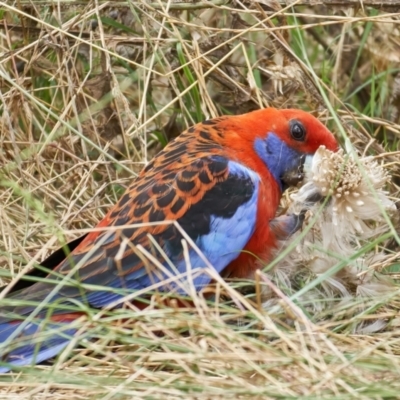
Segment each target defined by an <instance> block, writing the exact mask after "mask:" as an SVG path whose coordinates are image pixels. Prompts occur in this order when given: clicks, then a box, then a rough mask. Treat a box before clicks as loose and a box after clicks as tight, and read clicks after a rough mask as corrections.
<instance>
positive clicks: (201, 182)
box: [15, 131, 259, 314]
mask: <svg viewBox="0 0 400 400" xmlns="http://www.w3.org/2000/svg"><path fill="white" fill-rule="evenodd" d="M190 134H191V132H190V131H188V132H187V133H185V134H183V135H182V136H181V137H180V138H178V139H177V140H176V141H175V142H174V143H173V144H172V145H171V146H169V147H168V148H166V149H165V151H163V152H162V153H161V154H159V155H158V156H157V157H156V158H155V159H154V160H153V161H152V162H151V163H150V164H149V165H148V166H147V167H146V168H145V169H144V170H143V171H142V172H141V174H140V176H139V177H138V179H137V180H136V181H135V182H133V184H132V185H131V186H130V187H129V188H128V190H127V191H126V192H125V194H124V195H123V196H122V198H121V199H120V200H119V201H118V203H117V204H116V205H115V206H114V207H113V208H112V209H111V210H110V211H109V213H108V214H107V215H106V217H105V218H104V219H103V221H102V222H101V223H100V224H99V226H100V227H106V228H109V229H108V230H107V231H103V232H93V233H91V234H89V235H87V236H86V237H85V238H84V239H83V240H82V242H81V243H79V244H78V246H77V247H76V248H75V249H74V250H73V251H72V253H71V254H70V256H69V257H68V258H66V259H65V260H64V261H63V262H61V264H60V265H59V266H58V267H57V268H55V270H54V273H53V274H52V275H51V276H52V279H53V280H56V281H57V282H59V281H61V280H62V279H64V280H66V281H68V280H73V281H75V282H76V283H75V284H73V283H72V284H71V283H70V284H62V285H60V287H59V288H58V289H57V291H56V293H55V294H54V296H53V299H57V298H65V299H71V298H76V299H78V300H80V301H84V302H87V303H89V304H90V305H91V306H93V307H102V306H105V305H107V304H110V303H111V302H113V301H115V300H118V299H119V298H121V297H122V295H123V292H121V290H119V289H128V290H140V289H145V288H148V287H149V286H152V285H154V284H156V285H157V284H158V286H159V287H158V288H159V290H163V291H166V290H168V291H177V292H180V293H184V292H186V289H185V287H187V281H188V278H187V272H188V271H187V263H188V260H187V259H186V260H185V257H184V251H183V247H182V239H183V238H184V236H183V234H182V232H181V230H180V229H179V227H177V226H176V225H175V224H173V223H164V222H166V221H176V222H177V223H178V224H179V226H180V227H181V228H182V229H183V231H184V232H186V234H187V235H188V237H189V238H190V239H191V240H192V241H193V242H194V243H195V244H196V246H197V247H198V248H199V249H200V250H201V251H202V253H203V254H204V255H205V256H206V258H207V259H208V261H209V262H210V263H211V264H212V265H213V266H214V268H215V269H216V271H217V272H218V273H219V272H221V271H222V269H223V268H225V267H226V265H228V264H229V262H231V261H232V260H233V259H235V258H236V257H237V256H238V255H239V253H240V251H241V250H242V249H243V247H244V246H245V244H246V243H247V241H248V240H249V238H250V236H251V235H252V233H253V231H254V229H255V223H256V211H257V200H258V186H259V176H258V175H257V174H256V173H255V172H253V171H252V170H250V169H248V168H246V167H245V166H243V165H241V164H239V163H237V162H235V161H232V160H229V159H228V158H227V157H225V156H224V155H223V149H221V148H218V147H217V145H216V144H215V143H210V142H209V141H208V140H207V132H206V131H202V132H200V134H199V135H200V139H199V138H197V139H196V142H195V144H193V147H192V146H191V142H190V140H188V137H187V135H190ZM185 136H186V137H185ZM156 222H160V223H162V224H157V225H155V224H154V223H156ZM152 238H153V241H152ZM154 243H157V244H158V245H159V246H160V248H157V245H155V244H154ZM141 248H144V249H145V250H146V251H147V252H149V253H151V254H152V256H153V257H154V258H155V259H157V260H158V261H159V263H160V264H161V265H162V268H158V267H157V266H156V265H155V264H154V263H152V262H151V261H149V260H148V259H146V257H145V256H144V255H143V252H142V251H141V250H140V249H141ZM160 249H161V251H160ZM165 256H166V257H165ZM188 257H189V260H190V265H191V269H192V275H191V278H190V279H191V280H192V283H193V284H194V286H195V288H196V289H197V290H199V289H201V288H202V287H204V286H205V285H207V284H208V283H209V281H210V279H211V278H210V275H209V274H207V273H206V272H204V268H205V267H206V263H205V262H204V261H203V259H202V258H201V256H199V255H198V253H197V252H196V251H195V250H193V249H191V248H189V250H188ZM165 258H168V260H169V261H166V260H165ZM75 266H76V272H74V267H75ZM197 270H198V271H197ZM168 279H169V280H170V282H169V283H164V282H165V281H166V280H167V281H168ZM82 284H85V285H94V286H92V287H93V290H91V289H90V287H86V288H85V290H84V291H82V290H81V288H80V287H79V286H81V285H82ZM185 285H186V286H185ZM54 286H55V283H50V282H38V283H35V284H33V285H31V286H29V287H27V288H25V289H23V290H22V291H20V292H19V293H18V299H22V300H29V301H37V302H40V301H41V300H42V299H43V298H44V297H45V296H46V295H48V294H49V293H50V292H51V291H52V289H54ZM99 286H101V287H103V290H101V289H100V290H99ZM114 289H116V290H114ZM83 292H84V293H83ZM124 293H125V292H124ZM31 310H32V309H31V308H30V307H23V308H18V309H16V310H15V311H18V313H19V314H21V313H22V314H26V313H28V312H30V311H31Z"/></svg>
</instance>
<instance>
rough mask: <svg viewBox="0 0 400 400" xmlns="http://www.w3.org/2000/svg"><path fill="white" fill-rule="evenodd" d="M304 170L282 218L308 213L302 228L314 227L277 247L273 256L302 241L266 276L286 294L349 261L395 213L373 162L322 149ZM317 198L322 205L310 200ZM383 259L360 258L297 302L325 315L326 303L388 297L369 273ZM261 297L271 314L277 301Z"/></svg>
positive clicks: (385, 285)
mask: <svg viewBox="0 0 400 400" xmlns="http://www.w3.org/2000/svg"><path fill="white" fill-rule="evenodd" d="M306 169H308V172H307V173H306V177H305V184H304V185H303V186H302V187H301V188H300V189H299V191H298V192H297V193H295V194H293V195H291V203H290V204H289V209H288V212H287V213H288V214H290V213H299V212H300V211H301V210H303V211H304V210H307V214H306V221H305V223H304V225H303V226H304V227H305V226H306V225H307V224H308V223H310V222H311V221H313V220H314V219H315V222H314V224H313V226H312V227H311V229H310V230H309V231H308V233H307V234H306V235H305V236H304V234H303V233H302V232H297V233H296V234H295V235H293V236H292V238H291V240H288V241H286V242H282V245H281V247H280V248H279V250H278V251H277V254H276V255H277V256H278V255H279V254H280V253H282V252H283V251H285V250H286V249H287V248H288V247H290V244H291V243H292V242H293V241H294V240H295V239H296V238H297V237H298V236H299V235H303V237H302V239H301V240H300V242H299V244H298V245H297V246H296V247H295V248H294V249H293V250H292V251H291V252H289V253H288V254H287V256H286V257H285V258H284V259H283V260H282V261H280V262H279V263H278V264H277V265H276V266H275V267H274V268H273V269H272V270H271V271H269V272H268V275H269V278H270V279H271V280H272V281H273V282H274V283H275V284H276V285H277V286H279V287H285V288H286V291H287V292H289V293H294V292H295V291H296V290H299V289H300V288H301V287H302V286H305V285H306V284H307V283H309V282H311V281H312V280H314V279H315V278H317V277H319V276H321V275H323V274H325V273H326V272H327V271H328V270H330V269H331V268H333V267H334V266H336V265H338V263H339V262H341V261H343V260H349V259H352V257H353V258H354V254H355V253H356V252H357V251H358V250H360V249H361V247H362V245H363V244H365V243H366V242H367V241H371V240H372V239H373V238H374V237H377V236H378V235H380V234H382V233H383V232H384V231H385V230H387V229H388V227H387V224H385V219H384V218H383V212H389V213H391V212H392V211H393V210H395V209H396V207H395V205H394V203H393V202H392V201H391V200H390V199H389V198H388V194H387V192H385V190H384V186H385V185H386V183H387V182H388V180H389V176H388V174H387V173H386V171H385V170H384V169H383V167H382V166H380V165H379V164H378V163H377V162H376V161H375V160H374V159H373V158H372V157H364V158H359V159H358V161H357V160H355V159H354V158H352V157H351V156H347V155H345V154H344V153H343V151H342V150H341V151H338V152H336V153H333V152H331V151H329V150H327V149H326V148H325V147H324V146H321V147H320V148H319V150H318V151H317V152H316V154H315V156H314V157H313V158H312V162H311V165H308V166H306ZM321 196H322V197H323V198H325V199H323V200H322V201H319V202H318V201H316V200H315V199H316V198H321ZM326 197H328V198H326ZM324 202H325V206H324V207H323V206H322V203H324ZM314 217H315V218H314ZM383 257H384V255H383V254H373V255H367V256H365V255H364V256H363V257H360V258H358V259H354V260H353V261H351V262H350V261H349V262H348V264H347V265H345V266H344V268H342V269H340V271H339V272H337V273H335V274H333V275H331V276H330V277H329V278H326V279H325V280H324V281H323V282H322V283H321V284H320V285H318V286H317V287H315V288H314V289H311V290H309V291H308V292H307V293H306V294H304V295H303V296H302V298H301V299H300V301H304V303H307V306H306V307H307V308H308V309H310V308H311V309H312V311H313V312H324V311H326V309H327V308H329V307H331V306H332V303H331V302H328V301H327V300H328V299H329V300H332V299H335V301H336V302H341V303H342V304H343V302H345V303H348V301H349V300H351V299H353V300H354V299H358V300H361V299H363V298H364V299H365V298H371V297H372V298H373V297H374V296H379V295H380V296H382V294H385V293H390V292H391V291H392V290H393V285H392V283H391V281H390V280H388V279H386V278H385V277H383V276H379V275H378V274H377V273H376V272H375V270H374V269H373V268H370V267H371V265H373V264H376V263H377V262H379V261H381V260H382V259H383ZM264 295H265V299H266V302H265V303H264V307H265V308H266V309H270V307H271V305H272V304H276V295H275V294H274V293H273V292H272V290H271V289H266V290H265V291H264ZM349 304H350V303H349ZM383 325H384V324H382V323H379V324H375V323H373V324H371V325H368V326H367V327H366V326H364V325H359V326H358V327H357V331H358V332H361V331H363V330H366V331H371V329H372V330H376V329H378V328H377V327H379V329H381V327H382V326H383Z"/></svg>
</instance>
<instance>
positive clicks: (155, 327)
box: [0, 0, 400, 400]
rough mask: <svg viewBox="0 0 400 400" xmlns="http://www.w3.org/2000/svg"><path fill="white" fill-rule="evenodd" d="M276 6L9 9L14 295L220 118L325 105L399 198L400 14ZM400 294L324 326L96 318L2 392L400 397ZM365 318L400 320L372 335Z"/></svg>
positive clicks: (201, 309)
mask: <svg viewBox="0 0 400 400" xmlns="http://www.w3.org/2000/svg"><path fill="white" fill-rule="evenodd" d="M268 3H270V4H271V6H270V7H267V6H264V5H263V3H262V2H256V1H254V2H252V1H251V2H246V1H244V2H240V1H235V2H228V1H209V2H199V3H197V2H188V3H180V2H177V1H175V2H174V1H171V2H166V1H165V2H164V1H159V2H157V1H155V2H154V3H150V2H146V1H144V0H143V1H137V2H129V4H128V3H125V2H115V3H113V2H103V1H90V2H82V3H81V4H77V5H70V4H69V3H68V2H62V1H60V2H54V3H53V2H46V1H41V2H36V1H33V2H28V1H20V2H15V3H12V2H7V3H4V2H1V3H0V4H1V8H0V18H1V21H0V54H1V57H0V88H1V89H0V114H1V119H0V126H1V128H0V130H1V132H0V140H1V151H0V163H1V169H0V185H1V186H0V204H1V206H0V252H1V256H0V257H1V261H2V262H1V264H0V273H1V276H2V277H3V278H4V282H7V281H8V280H9V279H10V277H14V276H15V275H16V274H18V273H19V272H20V271H22V270H26V269H28V268H29V267H30V266H31V265H33V263H34V262H35V261H40V260H41V259H43V258H44V257H45V256H46V255H48V254H49V253H50V252H51V251H52V250H54V249H56V248H58V247H59V243H60V242H62V241H63V240H64V239H63V238H64V237H65V238H66V239H67V240H70V239H72V238H74V237H77V236H78V235H79V234H80V233H81V232H82V230H85V229H89V228H91V227H93V226H94V225H95V224H96V223H97V222H98V221H99V220H100V219H101V218H102V216H104V214H105V213H106V211H107V209H108V208H109V207H110V205H112V204H113V203H115V201H116V200H117V198H118V197H119V195H120V194H121V193H122V191H123V189H124V188H125V187H126V185H127V183H128V182H130V180H131V179H133V178H134V176H135V173H136V172H137V171H139V170H140V169H141V168H142V166H143V165H144V164H145V163H146V162H147V161H148V160H149V159H151V157H152V156H153V155H154V154H155V153H156V152H157V151H158V150H159V149H160V148H161V147H162V146H163V145H164V144H165V143H166V142H168V141H169V140H170V139H171V138H173V137H174V136H176V135H177V134H179V132H181V131H182V130H183V129H185V128H187V127H188V126H190V125H192V124H193V123H195V122H198V121H200V120H202V119H205V118H206V117H207V118H208V117H214V116H217V115H219V114H226V113H234V114H237V113H243V112H247V111H249V110H253V109H257V108H260V107H265V106H275V107H297V108H302V109H308V110H310V111H312V112H313V113H316V114H318V115H319V116H320V118H321V119H322V120H324V121H325V122H326V123H327V124H328V125H329V126H330V127H331V128H332V130H334V131H336V132H338V137H341V138H342V139H341V140H342V142H343V143H345V142H346V141H347V139H346V137H347V138H349V139H350V141H351V143H352V144H353V145H354V146H355V147H356V148H357V149H359V150H360V151H361V152H366V153H367V154H374V155H377V156H379V157H380V159H381V160H383V161H384V162H385V164H386V165H387V167H388V168H389V169H390V171H391V173H392V175H393V184H392V186H391V187H390V188H389V189H390V190H391V192H392V194H393V197H394V198H397V196H398V187H397V184H398V183H399V178H398V159H399V158H398V150H400V149H399V137H400V95H399V93H400V74H399V72H400V69H398V65H399V61H400V60H399V57H400V56H399V54H400V51H399V50H400V49H399V47H400V29H399V14H394V13H393V12H392V13H391V14H388V13H386V12H384V11H380V12H378V11H376V10H374V9H371V8H367V7H366V8H365V9H363V8H362V7H359V8H358V9H357V10H354V9H350V8H349V9H346V8H342V9H332V8H329V7H324V6H315V7H311V6H307V7H304V6H297V7H296V8H294V9H293V8H291V7H289V6H288V7H285V8H283V6H282V7H281V6H279V2H268ZM347 143H348V142H347ZM384 245H385V246H386V247H387V250H386V251H387V259H388V260H390V262H388V263H386V264H387V265H386V264H385V269H384V270H383V273H386V274H391V275H392V277H393V278H398V272H399V270H400V268H399V264H398V255H399V244H398V243H396V241H394V240H392V241H391V242H390V241H385V242H384ZM381 246H382V245H381ZM366 251H367V250H366ZM368 251H370V250H368ZM10 273H11V275H10ZM225 290H228V291H230V292H231V294H232V293H233V292H232V289H229V287H225ZM398 294H399V290H398V287H397V286H395V287H394V288H393V292H391V293H387V295H385V296H384V297H382V298H377V299H373V300H370V304H369V305H368V307H366V305H365V304H364V305H363V307H359V304H356V303H354V304H347V305H346V306H343V305H337V306H335V307H332V310H331V312H330V313H324V314H322V315H309V314H308V315H307V312H306V310H307V308H306V307H305V308H303V307H302V305H301V304H296V303H295V302H293V301H292V300H287V299H285V298H282V308H283V310H284V312H282V311H281V312H277V313H272V312H268V311H263V310H261V309H260V307H259V306H258V305H257V302H253V300H252V299H251V298H250V297H243V296H244V295H241V294H240V293H238V292H235V293H234V294H233V297H234V299H235V300H236V303H235V304H230V303H226V304H207V303H206V302H205V301H204V300H203V299H201V298H199V299H197V301H196V302H195V303H196V306H195V308H194V309H190V310H186V311H185V310H183V309H179V310H178V309H175V308H173V307H166V308H165V309H155V308H153V307H150V308H149V309H147V310H146V311H139V310H134V309H129V308H128V309H126V310H120V311H118V312H112V313H111V312H110V313H109V314H107V315H106V317H105V318H103V319H101V320H99V319H98V317H97V316H96V315H91V316H88V317H87V321H86V322H85V321H80V323H81V324H83V326H84V327H86V325H87V328H88V330H90V331H91V332H92V333H91V337H98V338H99V339H98V341H97V342H94V341H89V340H86V341H85V339H83V342H82V343H83V345H84V346H85V347H86V348H85V349H84V350H74V352H73V357H72V359H69V360H67V361H66V360H65V357H64V358H63V357H61V359H60V360H58V361H57V362H56V364H55V365H54V366H51V367H50V366H43V367H40V368H37V369H32V370H26V371H25V372H24V373H21V374H8V375H4V376H2V377H0V397H1V398H4V399H17V398H18V399H25V398H26V399H28V398H29V399H47V398H51V399H53V400H56V399H63V398H68V399H71V398H74V399H81V398H82V399H86V398H101V399H111V398H115V399H119V398H121V399H123V398H132V399H133V398H134V399H136V398H143V399H153V398H154V399H159V398H161V399H180V398H182V399H190V398H193V399H194V398H196V399H200V398H201V399H208V398H209V399H219V398H221V399H225V398H237V399H240V398H252V399H257V398H260V399H261V398H262V399H268V398H303V397H304V398H307V399H311V398H316V399H317V398H318V399H320V398H332V399H339V398H343V399H344V398H364V399H371V398H377V399H381V398H387V397H388V398H395V397H397V396H398V392H399V389H400V383H399V381H398V376H399V373H400V357H399V355H400V340H399V333H400V328H399V318H398V317H397V314H398V310H399V296H398ZM334 300H335V299H332V304H334ZM366 309H367V310H368V311H367V312H366V311H365V310H366ZM354 310H356V312H355V311H354ZM357 310H359V311H357ZM350 315H351V318H350V317H349V316H350ZM354 315H356V316H355V317H354ZM121 318H122V321H123V322H121ZM349 318H350V319H349ZM363 319H369V320H376V319H385V320H386V321H389V322H390V323H389V325H388V327H387V329H386V330H385V331H383V332H380V333H375V334H373V335H368V334H354V330H353V329H352V327H353V326H355V325H356V324H357V323H358V322H359V321H361V320H363ZM238 321H239V322H240V323H238ZM85 331H86V330H85V329H82V335H83V336H84V335H86V333H85ZM63 361H65V362H64V363H63ZM61 366H62V368H61Z"/></svg>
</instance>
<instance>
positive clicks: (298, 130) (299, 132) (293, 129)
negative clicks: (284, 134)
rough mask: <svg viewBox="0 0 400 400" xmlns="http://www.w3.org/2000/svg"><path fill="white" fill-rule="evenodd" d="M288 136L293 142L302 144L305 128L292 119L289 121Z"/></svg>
mask: <svg viewBox="0 0 400 400" xmlns="http://www.w3.org/2000/svg"><path fill="white" fill-rule="evenodd" d="M290 134H291V135H292V138H293V139H294V140H298V141H299V142H303V141H304V139H305V138H306V128H305V127H304V125H303V124H302V123H301V122H299V121H296V120H294V119H293V120H291V121H290Z"/></svg>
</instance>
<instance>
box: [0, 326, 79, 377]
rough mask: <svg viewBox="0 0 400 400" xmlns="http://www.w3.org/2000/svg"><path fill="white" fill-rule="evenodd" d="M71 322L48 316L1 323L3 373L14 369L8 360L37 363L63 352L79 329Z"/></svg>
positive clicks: (18, 364) (16, 363)
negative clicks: (46, 319)
mask: <svg viewBox="0 0 400 400" xmlns="http://www.w3.org/2000/svg"><path fill="white" fill-rule="evenodd" d="M68 326H69V324H62V323H61V324H56V323H46V321H45V320H41V321H40V322H29V323H28V322H27V321H24V322H22V323H3V324H0V354H2V358H1V359H0V373H5V372H8V371H9V370H10V367H9V366H7V364H12V365H13V366H24V365H30V364H33V365H34V364H37V363H40V362H42V361H44V360H48V359H49V358H52V357H54V356H56V355H57V354H59V353H60V352H61V351H62V350H63V349H64V348H65V347H66V346H67V345H68V343H69V342H70V340H71V338H72V336H73V335H74V334H75V333H76V329H71V328H69V327H68ZM2 364H3V365H2Z"/></svg>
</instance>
